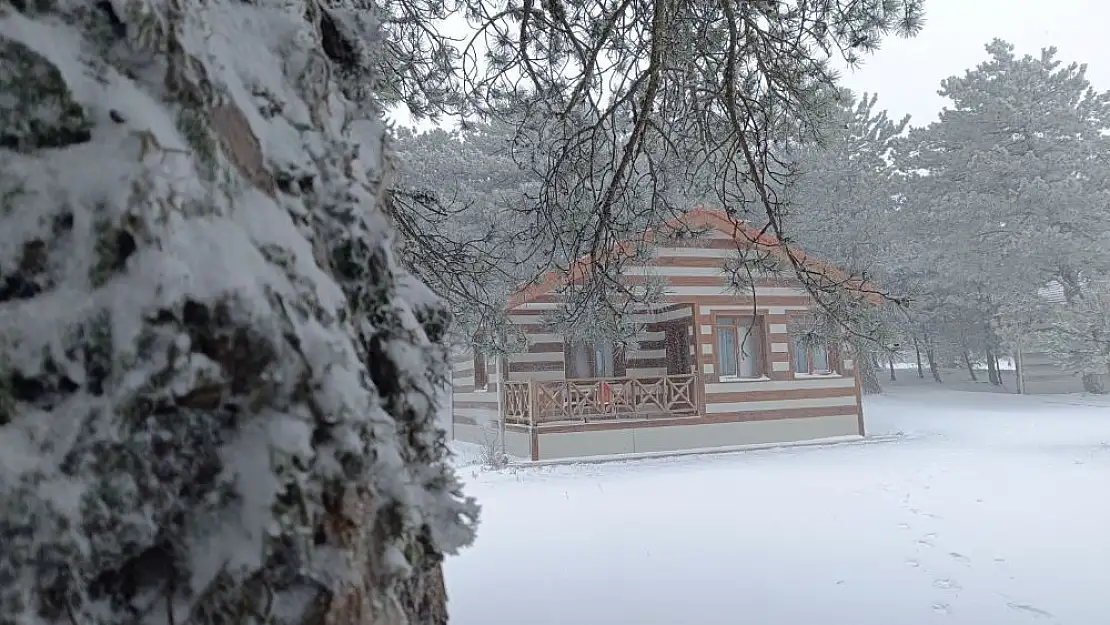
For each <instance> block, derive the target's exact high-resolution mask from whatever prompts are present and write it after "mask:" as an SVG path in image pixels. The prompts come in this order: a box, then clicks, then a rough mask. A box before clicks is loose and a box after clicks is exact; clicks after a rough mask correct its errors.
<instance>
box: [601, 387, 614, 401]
mask: <svg viewBox="0 0 1110 625" xmlns="http://www.w3.org/2000/svg"><path fill="white" fill-rule="evenodd" d="M612 394H613V392H612V389H610V388H609V383H608V382H602V383H601V403H603V404H607V403H609V399H610V397H611V396H612Z"/></svg>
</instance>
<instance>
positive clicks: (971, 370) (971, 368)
mask: <svg viewBox="0 0 1110 625" xmlns="http://www.w3.org/2000/svg"><path fill="white" fill-rule="evenodd" d="M963 354H964V366H966V367H967V374H968V375H969V376H971V381H972V382H978V381H979V378H978V377H977V376H976V375H975V365H974V364H973V363H972V362H971V352H969V351H967V346H966V345H965V346H964V349H963Z"/></svg>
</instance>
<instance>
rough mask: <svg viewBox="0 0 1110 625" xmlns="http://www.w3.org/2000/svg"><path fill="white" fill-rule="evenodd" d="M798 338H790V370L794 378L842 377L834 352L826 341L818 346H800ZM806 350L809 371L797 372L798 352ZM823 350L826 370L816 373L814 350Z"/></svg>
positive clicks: (796, 336)
mask: <svg viewBox="0 0 1110 625" xmlns="http://www.w3.org/2000/svg"><path fill="white" fill-rule="evenodd" d="M799 339H800V337H799V336H798V335H797V334H794V335H792V336H791V337H790V369H791V370H792V371H793V372H794V376H795V377H798V376H801V377H837V376H841V375H843V374H842V373H841V371H840V363H839V361H838V359H837V358H836V354H837V352H836V350H835V349H834V348H833V346H832V345H830V344H829V343H828V341H821V342H820V344H812V345H802V344H801V343H800V341H799ZM800 349H805V350H806V362H807V363H809V371H798V350H800ZM815 349H823V350H824V351H825V363H826V364H827V365H828V369H827V370H824V371H818V370H816V369H814V366H813V363H814V358H813V355H814V353H815V352H814V350H815Z"/></svg>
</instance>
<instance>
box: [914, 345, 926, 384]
mask: <svg viewBox="0 0 1110 625" xmlns="http://www.w3.org/2000/svg"><path fill="white" fill-rule="evenodd" d="M913 350H914V352H915V353H916V354H917V377H919V378H921V379H922V380H924V379H925V367H924V365H922V364H921V344H920V343H918V342H917V339H916V338H915V339H914V340H913Z"/></svg>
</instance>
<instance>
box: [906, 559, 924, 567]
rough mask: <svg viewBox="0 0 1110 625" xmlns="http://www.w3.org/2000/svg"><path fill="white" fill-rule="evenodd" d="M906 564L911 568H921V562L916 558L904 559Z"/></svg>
mask: <svg viewBox="0 0 1110 625" xmlns="http://www.w3.org/2000/svg"><path fill="white" fill-rule="evenodd" d="M906 566H908V567H910V568H911V569H917V568H921V563H920V562H918V561H917V560H906Z"/></svg>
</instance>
